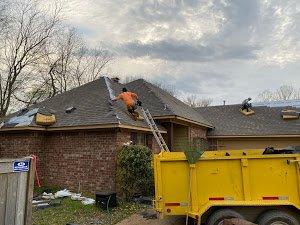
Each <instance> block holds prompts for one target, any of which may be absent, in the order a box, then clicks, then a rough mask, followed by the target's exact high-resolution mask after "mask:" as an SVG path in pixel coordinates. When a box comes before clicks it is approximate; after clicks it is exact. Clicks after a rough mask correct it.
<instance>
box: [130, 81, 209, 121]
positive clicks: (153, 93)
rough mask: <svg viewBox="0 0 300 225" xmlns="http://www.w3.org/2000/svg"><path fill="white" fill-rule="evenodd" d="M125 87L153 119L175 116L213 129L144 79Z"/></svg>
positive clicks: (200, 117)
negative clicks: (135, 94)
mask: <svg viewBox="0 0 300 225" xmlns="http://www.w3.org/2000/svg"><path fill="white" fill-rule="evenodd" d="M126 87H127V88H128V89H129V90H132V91H134V92H135V93H137V95H138V97H139V99H140V100H141V101H142V102H143V105H144V107H145V108H148V109H149V111H150V112H151V114H152V116H153V117H154V118H157V119H158V118H160V117H168V116H176V117H177V118H178V119H186V120H188V121H190V122H192V123H196V124H199V125H202V126H205V127H213V126H212V124H211V123H210V122H209V121H208V120H206V119H205V118H203V117H202V116H201V114H199V113H198V112H197V111H196V110H195V109H193V108H192V107H190V106H188V105H187V104H185V103H183V102H182V101H180V100H179V99H177V98H175V97H174V96H172V95H170V94H169V93H168V92H167V91H164V90H162V89H161V88H159V87H157V86H155V85H153V84H151V83H149V82H147V81H145V80H144V79H138V80H135V81H132V82H130V83H127V84H126Z"/></svg>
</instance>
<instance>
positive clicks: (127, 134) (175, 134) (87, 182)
mask: <svg viewBox="0 0 300 225" xmlns="http://www.w3.org/2000/svg"><path fill="white" fill-rule="evenodd" d="M123 87H124V85H123V84H120V83H118V82H117V80H111V79H109V78H107V77H101V78H100V79H98V80H96V81H93V82H91V83H88V84H85V85H83V86H80V87H78V88H74V89H72V90H70V91H67V92H65V93H63V94H60V95H57V96H55V97H53V98H51V99H49V100H46V101H43V102H41V103H38V104H35V105H33V106H31V107H30V108H28V109H24V110H21V111H19V112H16V113H14V114H11V115H8V116H7V117H5V118H4V119H2V120H0V157H1V158H4V157H5V158H7V157H12V158H15V157H21V156H28V155H31V154H34V155H37V156H38V173H39V176H40V178H41V179H42V182H43V183H44V184H48V185H55V186H61V187H67V188H70V189H75V190H77V188H78V187H79V186H80V187H81V188H82V190H86V191H91V192H94V191H95V190H100V191H108V190H109V191H114V190H115V189H116V184H115V183H116V182H115V171H116V160H115V159H116V155H117V151H118V149H119V148H120V147H121V146H122V145H123V144H124V143H127V142H129V141H132V142H133V143H136V144H143V145H147V146H149V147H150V148H151V149H152V150H153V151H154V152H158V151H159V147H158V145H157V143H156V142H155V139H154V138H153V136H152V133H151V130H150V129H149V127H148V125H147V124H146V122H145V121H134V120H133V119H132V118H131V117H130V116H129V114H127V110H126V108H125V106H124V105H123V103H122V102H112V101H111V98H113V97H114V95H116V94H118V93H120V92H121V90H122V88H123ZM126 87H127V88H128V89H129V90H132V91H134V92H136V93H137V94H138V95H139V98H140V100H141V101H142V102H143V105H144V107H145V108H148V109H149V111H150V112H151V114H152V116H153V117H154V119H155V120H156V121H157V124H158V128H159V129H160V131H161V132H162V133H163V136H164V138H165V139H166V142H167V143H168V145H169V147H170V148H171V149H177V150H180V140H183V139H194V138H204V139H205V138H206V133H207V130H208V129H210V128H212V127H213V126H212V124H211V123H210V122H208V121H207V120H206V119H204V118H203V117H202V116H201V115H199V114H198V112H197V111H196V110H195V109H193V108H191V107H189V106H187V105H186V104H184V103H183V102H181V101H180V100H178V99H176V98H175V97H173V96H171V95H170V94H168V93H167V92H165V91H164V90H162V89H160V88H158V87H156V86H155V85H152V84H150V83H148V82H146V81H144V80H142V79H139V80H136V81H133V82H130V83H128V84H126ZM38 113H39V114H44V115H47V114H48V115H55V119H56V122H55V123H54V124H53V125H50V126H41V125H38V124H37V123H36V117H37V116H36V115H37V114H38Z"/></svg>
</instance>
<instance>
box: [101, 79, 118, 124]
mask: <svg viewBox="0 0 300 225" xmlns="http://www.w3.org/2000/svg"><path fill="white" fill-rule="evenodd" d="M103 78H104V82H105V85H106V89H107V92H108V96H109V107H110V108H111V109H112V110H113V112H114V113H113V115H114V116H115V117H116V119H117V121H118V124H121V121H120V118H119V116H118V114H117V112H116V107H114V105H113V104H112V100H113V99H115V98H116V96H115V94H114V91H113V89H112V87H111V84H110V79H109V77H107V76H103Z"/></svg>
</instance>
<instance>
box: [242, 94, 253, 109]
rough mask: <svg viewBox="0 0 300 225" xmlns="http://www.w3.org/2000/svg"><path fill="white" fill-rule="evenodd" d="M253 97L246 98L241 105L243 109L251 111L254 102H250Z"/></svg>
mask: <svg viewBox="0 0 300 225" xmlns="http://www.w3.org/2000/svg"><path fill="white" fill-rule="evenodd" d="M251 100H252V99H251V98H250V97H249V98H247V99H245V100H244V101H243V102H242V106H241V110H242V111H243V110H246V111H247V112H249V111H250V110H251V108H252V104H251V103H250V101H251Z"/></svg>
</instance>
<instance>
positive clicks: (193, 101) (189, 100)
mask: <svg viewBox="0 0 300 225" xmlns="http://www.w3.org/2000/svg"><path fill="white" fill-rule="evenodd" d="M184 102H185V103H186V104H187V105H189V106H191V107H193V108H196V107H207V106H210V105H211V103H212V102H213V100H212V99H211V98H198V97H197V96H196V95H189V96H187V97H186V99H185V100H184Z"/></svg>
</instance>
